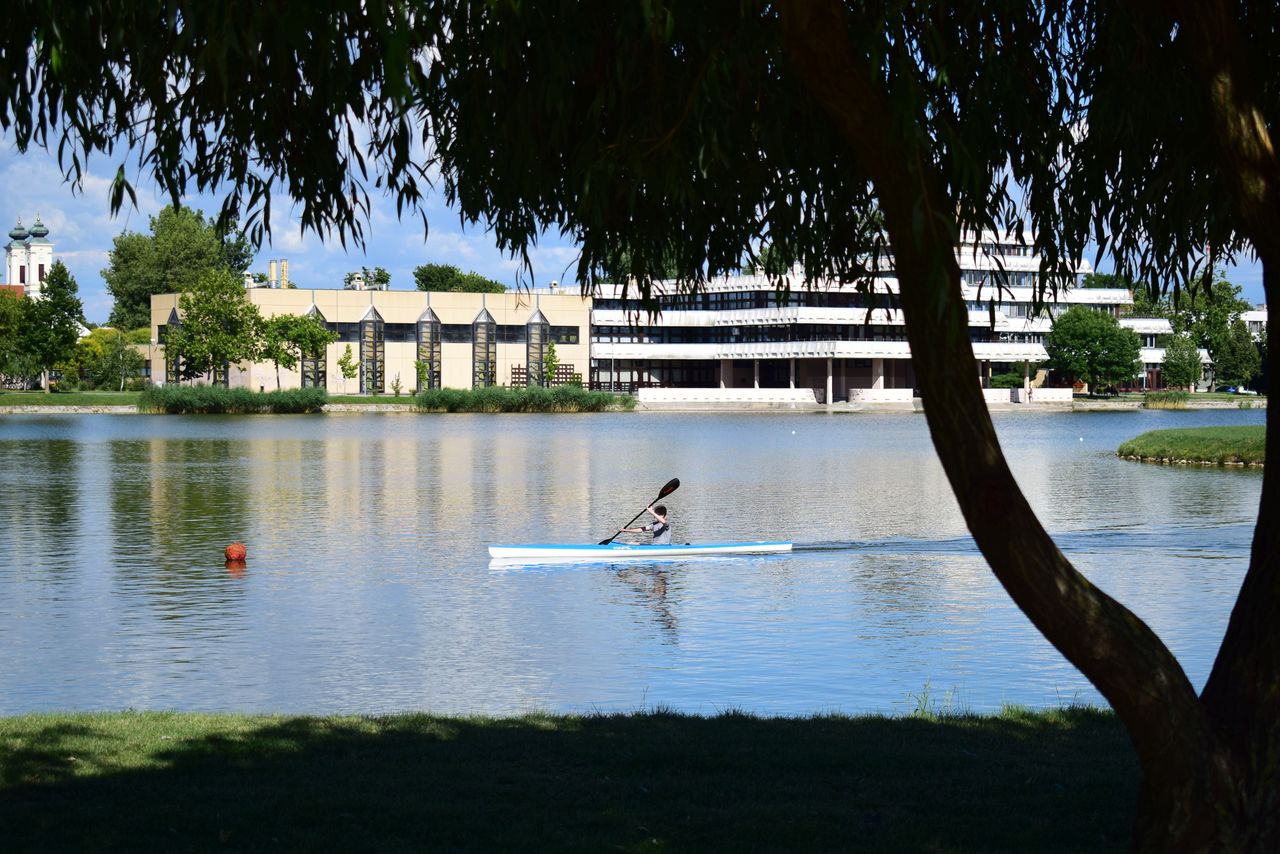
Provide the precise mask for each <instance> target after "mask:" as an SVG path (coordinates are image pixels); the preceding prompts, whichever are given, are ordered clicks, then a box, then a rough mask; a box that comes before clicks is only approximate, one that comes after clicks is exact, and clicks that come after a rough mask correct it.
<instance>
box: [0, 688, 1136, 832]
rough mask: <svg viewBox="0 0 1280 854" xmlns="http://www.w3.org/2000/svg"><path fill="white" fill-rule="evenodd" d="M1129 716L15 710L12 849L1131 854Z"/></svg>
mask: <svg viewBox="0 0 1280 854" xmlns="http://www.w3.org/2000/svg"><path fill="white" fill-rule="evenodd" d="M1138 783H1139V771H1138V766H1137V760H1136V758H1135V756H1134V754H1133V750H1132V748H1131V747H1130V744H1129V741H1128V738H1127V737H1126V735H1125V732H1124V730H1123V728H1122V727H1121V725H1120V724H1119V722H1118V721H1117V720H1116V718H1115V716H1114V715H1112V714H1110V713H1106V712H1101V711H1096V710H1087V709H1070V710H1059V711H1049V712H1041V713H1030V712H1026V711H1019V710H1009V711H1006V712H1004V713H1002V714H1000V715H998V716H989V717H985V716H984V717H977V716H955V717H950V716H948V717H932V716H927V715H926V716H915V717H910V718H883V717H858V718H850V717H838V716H822V717H813V718H756V717H751V716H748V715H741V714H724V715H720V716H717V717H714V718H704V717H688V716H683V715H676V714H667V713H661V712H658V713H644V714H631V715H611V716H587V717H575V716H544V715H530V716H526V717H518V718H507V719H492V718H449V717H434V716H426V715H412V716H400V717H389V718H377V719H369V718H350V717H326V718H309V717H246V716H239V715H201V714H175V713H150V712H148V713H136V712H125V713H111V714H75V715H32V716H24V717H16V718H0V827H4V828H5V847H6V850H9V851H37V850H38V851H47V850H107V849H111V850H156V849H165V850H169V849H182V850H198V851H203V850H213V849H219V850H226V849H227V848H230V849H233V850H250V849H259V848H271V849H273V850H365V851H396V850H440V849H444V850H455V849H473V850H545V849H552V850H583V851H605V850H668V849H669V850H691V849H692V850H727V851H734V850H762V849H763V850H788V849H806V850H814V849H817V850H887V849H902V850H916V851H920V850H929V851H967V850H983V851H1000V850H1009V851H1015V850H1016V851H1055V850H1077V851H1106V850H1117V851H1118V850H1122V849H1126V848H1127V847H1128V840H1129V838H1130V828H1131V823H1132V819H1133V812H1134V808H1135V804H1136V799H1137V790H1138Z"/></svg>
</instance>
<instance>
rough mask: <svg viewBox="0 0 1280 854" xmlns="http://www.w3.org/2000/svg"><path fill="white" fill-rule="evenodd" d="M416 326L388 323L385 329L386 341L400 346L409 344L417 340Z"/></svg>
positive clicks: (412, 324)
mask: <svg viewBox="0 0 1280 854" xmlns="http://www.w3.org/2000/svg"><path fill="white" fill-rule="evenodd" d="M416 326H417V324H414V323H388V324H386V327H385V334H386V340H388V341H393V342H397V343H400V344H409V343H413V342H414V341H416V340H417V329H416Z"/></svg>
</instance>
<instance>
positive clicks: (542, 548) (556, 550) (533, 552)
mask: <svg viewBox="0 0 1280 854" xmlns="http://www.w3.org/2000/svg"><path fill="white" fill-rule="evenodd" d="M791 545H792V544H791V543H781V542H765V543H685V544H673V545H669V546H655V545H643V544H633V543H609V544H608V545H605V546H600V545H595V544H591V545H572V544H569V545H555V544H546V545H541V544H528V545H516V546H489V557H492V558H496V559H499V560H537V561H548V560H556V561H559V560H606V561H612V560H654V559H659V560H666V559H669V558H674V557H697V556H702V555H753V554H776V553H778V552H789V551H791Z"/></svg>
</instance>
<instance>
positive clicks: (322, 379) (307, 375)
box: [300, 305, 329, 388]
mask: <svg viewBox="0 0 1280 854" xmlns="http://www.w3.org/2000/svg"><path fill="white" fill-rule="evenodd" d="M307 317H314V318H316V319H317V320H319V321H320V322H321V323H324V322H325V320H324V315H323V314H321V313H320V309H318V308H316V307H315V306H314V305H313V306H311V310H310V311H308V312H307ZM325 325H326V326H328V325H329V324H327V323H326V324H325ZM300 364H301V370H302V387H303V388H325V387H327V386H328V384H329V368H328V359H326V358H325V351H324V348H321V349H320V351H319V352H316V353H307V352H304V353H302V359H301V360H300Z"/></svg>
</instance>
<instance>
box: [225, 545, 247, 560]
mask: <svg viewBox="0 0 1280 854" xmlns="http://www.w3.org/2000/svg"><path fill="white" fill-rule="evenodd" d="M222 553H223V554H224V555H226V557H227V560H244V558H245V549H244V543H232V544H231V545H229V546H227V547H226V548H225V549H223V550H222Z"/></svg>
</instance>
